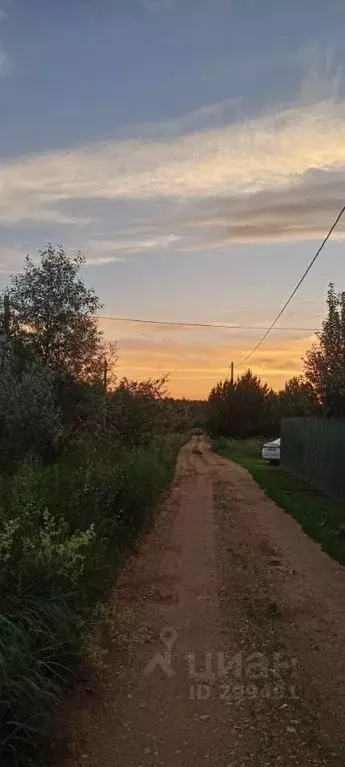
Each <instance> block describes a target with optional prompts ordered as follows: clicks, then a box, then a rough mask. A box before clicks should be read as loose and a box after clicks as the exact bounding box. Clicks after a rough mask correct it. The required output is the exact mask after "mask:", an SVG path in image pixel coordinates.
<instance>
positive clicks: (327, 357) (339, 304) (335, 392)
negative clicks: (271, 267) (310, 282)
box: [304, 283, 345, 418]
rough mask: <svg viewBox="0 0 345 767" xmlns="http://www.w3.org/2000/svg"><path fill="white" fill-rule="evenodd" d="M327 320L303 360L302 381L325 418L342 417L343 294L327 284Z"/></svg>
mask: <svg viewBox="0 0 345 767" xmlns="http://www.w3.org/2000/svg"><path fill="white" fill-rule="evenodd" d="M327 308H328V312H327V317H326V319H325V320H324V322H323V323H322V330H321V331H320V332H319V333H317V342H316V343H315V344H313V346H312V348H311V349H310V351H308V352H307V354H306V357H305V360H304V371H305V378H306V381H307V382H308V384H309V385H310V387H311V389H312V392H313V396H314V399H315V402H316V403H317V405H318V406H319V407H320V408H322V411H323V413H324V414H325V415H326V416H327V417H335V418H339V417H343V416H345V292H342V293H336V291H335V287H334V285H333V283H330V285H329V287H328V294H327Z"/></svg>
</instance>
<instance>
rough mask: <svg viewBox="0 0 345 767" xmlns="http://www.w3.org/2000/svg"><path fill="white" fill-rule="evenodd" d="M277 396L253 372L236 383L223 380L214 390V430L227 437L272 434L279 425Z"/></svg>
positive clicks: (212, 422) (212, 427)
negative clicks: (277, 421)
mask: <svg viewBox="0 0 345 767" xmlns="http://www.w3.org/2000/svg"><path fill="white" fill-rule="evenodd" d="M275 403H276V395H275V394H274V392H273V391H272V389H270V388H269V386H268V385H267V384H266V383H263V382H262V381H261V379H260V378H258V376H256V375H254V374H253V373H252V372H251V370H247V372H246V373H243V375H242V376H240V377H238V378H237V380H236V381H235V382H234V383H232V382H231V381H220V382H219V383H218V384H217V385H216V386H215V387H214V388H213V389H212V391H211V393H210V396H209V404H210V425H211V429H212V430H213V431H214V432H215V433H217V434H221V435H223V436H229V437H235V438H240V437H251V436H255V435H258V434H269V433H270V432H271V431H272V429H273V428H274V426H275V418H274V414H275Z"/></svg>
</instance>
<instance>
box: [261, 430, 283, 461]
mask: <svg viewBox="0 0 345 767" xmlns="http://www.w3.org/2000/svg"><path fill="white" fill-rule="evenodd" d="M261 455H262V457H263V458H264V459H265V461H269V462H270V463H275V464H278V463H280V437H279V438H278V439H274V440H273V442H266V443H265V444H264V445H263V448H262V453H261Z"/></svg>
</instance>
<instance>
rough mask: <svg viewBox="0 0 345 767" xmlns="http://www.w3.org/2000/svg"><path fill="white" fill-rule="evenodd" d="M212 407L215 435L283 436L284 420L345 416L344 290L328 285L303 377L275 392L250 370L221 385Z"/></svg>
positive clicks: (210, 420) (212, 397)
mask: <svg viewBox="0 0 345 767" xmlns="http://www.w3.org/2000/svg"><path fill="white" fill-rule="evenodd" d="M208 405H209V418H208V423H209V428H210V429H211V431H212V432H214V433H215V434H217V435H219V436H224V437H234V438H245V437H252V436H258V435H267V436H271V435H273V434H276V433H279V428H280V420H281V418H288V417H309V416H316V417H321V418H343V417H345V292H340V293H339V292H337V291H336V289H335V286H334V284H333V283H330V284H329V287H328V293H327V314H326V317H325V319H324V321H323V323H322V327H321V330H320V331H319V332H318V333H317V334H316V341H315V342H314V343H313V345H312V347H311V349H309V350H308V351H307V352H306V355H305V358H304V359H303V374H302V375H301V376H294V377H292V378H291V379H290V380H288V381H287V382H286V384H285V386H284V388H283V389H281V390H280V391H279V392H275V391H273V389H272V388H271V387H270V386H269V385H268V384H267V383H266V382H264V381H262V379H261V378H259V377H258V376H257V375H255V374H254V373H253V372H252V371H251V370H247V371H246V372H245V373H243V374H242V375H241V376H239V377H238V378H237V379H236V380H235V381H234V382H231V381H229V380H224V381H219V382H218V383H217V384H216V386H214V387H213V388H212V390H211V392H210V395H209V398H208Z"/></svg>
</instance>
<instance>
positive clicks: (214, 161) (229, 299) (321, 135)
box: [0, 0, 345, 397]
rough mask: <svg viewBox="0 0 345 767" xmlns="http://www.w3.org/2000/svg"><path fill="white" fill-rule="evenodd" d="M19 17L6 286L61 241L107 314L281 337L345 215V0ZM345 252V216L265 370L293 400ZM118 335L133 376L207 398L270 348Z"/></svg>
mask: <svg viewBox="0 0 345 767" xmlns="http://www.w3.org/2000/svg"><path fill="white" fill-rule="evenodd" d="M0 9H1V10H0V154H1V163H0V287H1V288H2V287H3V286H5V285H6V282H7V281H8V278H9V274H10V273H12V272H14V271H16V270H17V269H19V268H20V267H21V265H22V263H23V258H24V256H25V254H26V253H28V252H29V253H31V254H32V255H35V253H37V250H38V249H39V248H43V247H44V246H45V244H46V243H47V242H48V241H51V242H53V243H56V242H60V243H62V244H63V246H64V247H65V248H66V250H68V251H69V252H73V251H75V250H82V251H83V252H84V253H85V256H86V258H87V267H86V268H85V270H84V278H85V280H86V282H87V283H88V284H90V285H93V286H94V287H95V289H96V291H97V293H98V294H99V296H100V298H101V301H102V303H103V305H104V308H103V310H102V311H103V314H104V315H106V316H111V315H114V316H117V317H129V318H142V319H151V320H166V321H170V322H172V321H175V322H176V321H180V322H191V323H193V322H200V323H214V324H215V325H216V324H217V323H218V324H221V325H224V324H230V325H234V326H236V325H244V326H250V327H253V326H254V328H255V327H260V328H264V327H266V326H267V325H269V324H270V322H271V321H272V320H273V319H274V317H275V315H276V314H277V312H278V310H279V309H280V307H281V305H282V304H283V303H284V301H285V300H286V298H287V297H288V295H289V293H290V292H291V290H292V288H293V287H294V285H295V283H296V282H297V280H298V279H299V277H300V276H301V274H302V272H303V271H304V269H305V267H306V266H307V264H308V262H309V261H310V259H311V258H312V256H313V255H314V253H315V251H316V249H317V247H318V245H319V244H320V242H321V240H322V239H323V237H324V235H325V234H326V232H327V230H328V229H329V227H330V226H331V224H332V222H333V220H334V219H335V217H336V215H337V214H338V212H339V210H340V208H341V207H342V206H343V205H344V203H345V69H344V66H345V3H344V0H328V2H325V0H290V1H289V2H283V1H281V2H280V0H260V2H259V1H258V0H0ZM344 240H345V219H344V223H343V225H339V227H338V229H337V232H336V234H335V235H334V236H333V238H332V241H330V242H329V243H328V244H327V246H326V248H325V250H324V251H323V252H322V254H321V256H320V259H319V260H318V261H317V263H316V264H315V267H314V268H313V270H312V272H311V273H310V275H309V276H308V278H307V280H306V281H305V282H304V284H303V286H302V288H301V289H300V291H299V292H298V294H297V296H296V298H295V299H294V300H293V302H292V303H291V305H290V306H289V309H288V311H287V312H286V313H285V314H284V316H283V317H282V319H281V321H280V323H279V326H280V327H282V328H284V330H275V331H274V332H272V334H271V335H270V337H269V338H268V339H267V341H266V342H265V343H264V344H263V345H262V347H261V348H260V349H259V350H258V352H257V353H256V354H255V355H254V356H253V357H252V359H251V361H250V366H251V368H252V369H253V370H254V371H255V372H258V373H259V374H260V375H261V376H262V377H263V378H265V379H266V380H268V382H269V383H270V384H271V385H273V386H274V387H278V386H280V385H282V384H283V382H284V381H285V380H286V379H287V378H289V377H290V376H291V375H293V374H296V373H298V372H299V371H300V365H301V357H302V356H303V353H304V351H305V349H306V348H308V346H310V343H311V339H312V330H308V329H313V328H317V327H319V325H320V323H321V321H322V318H323V316H324V306H325V304H324V300H325V292H326V289H327V284H328V282H329V281H331V280H332V281H334V282H335V283H336V284H337V286H338V287H339V289H345V259H344V246H345V242H344ZM279 326H278V327H279ZM102 327H103V328H104V331H105V333H106V337H107V339H111V340H117V341H118V344H119V353H120V362H119V374H120V375H127V376H129V377H133V378H144V377H148V376H155V377H158V376H159V375H162V374H163V373H167V372H169V373H170V379H171V391H172V393H173V394H174V395H178V396H187V397H199V396H206V395H207V394H208V392H209V390H210V388H211V386H212V385H214V383H215V382H216V381H217V380H218V379H219V378H222V377H224V376H225V375H226V374H227V370H228V366H229V364H230V361H231V360H233V361H234V362H235V364H236V363H238V362H240V361H241V359H242V358H243V357H244V356H245V355H246V353H247V352H249V351H250V349H251V348H252V347H253V346H254V344H255V343H256V342H257V341H258V340H259V338H260V330H255V329H254V330H243V329H240V328H239V329H224V328H222V329H221V328H217V327H215V328H181V327H171V326H159V325H149V324H145V325H144V324H143V325H141V324H136V323H131V324H128V323H123V322H115V321H110V320H105V321H103V322H102ZM285 328H292V330H285ZM293 328H299V330H293ZM301 328H302V330H300V329H301ZM261 334H262V331H261ZM243 369H244V368H241V367H239V368H238V369H237V372H242V371H243Z"/></svg>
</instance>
